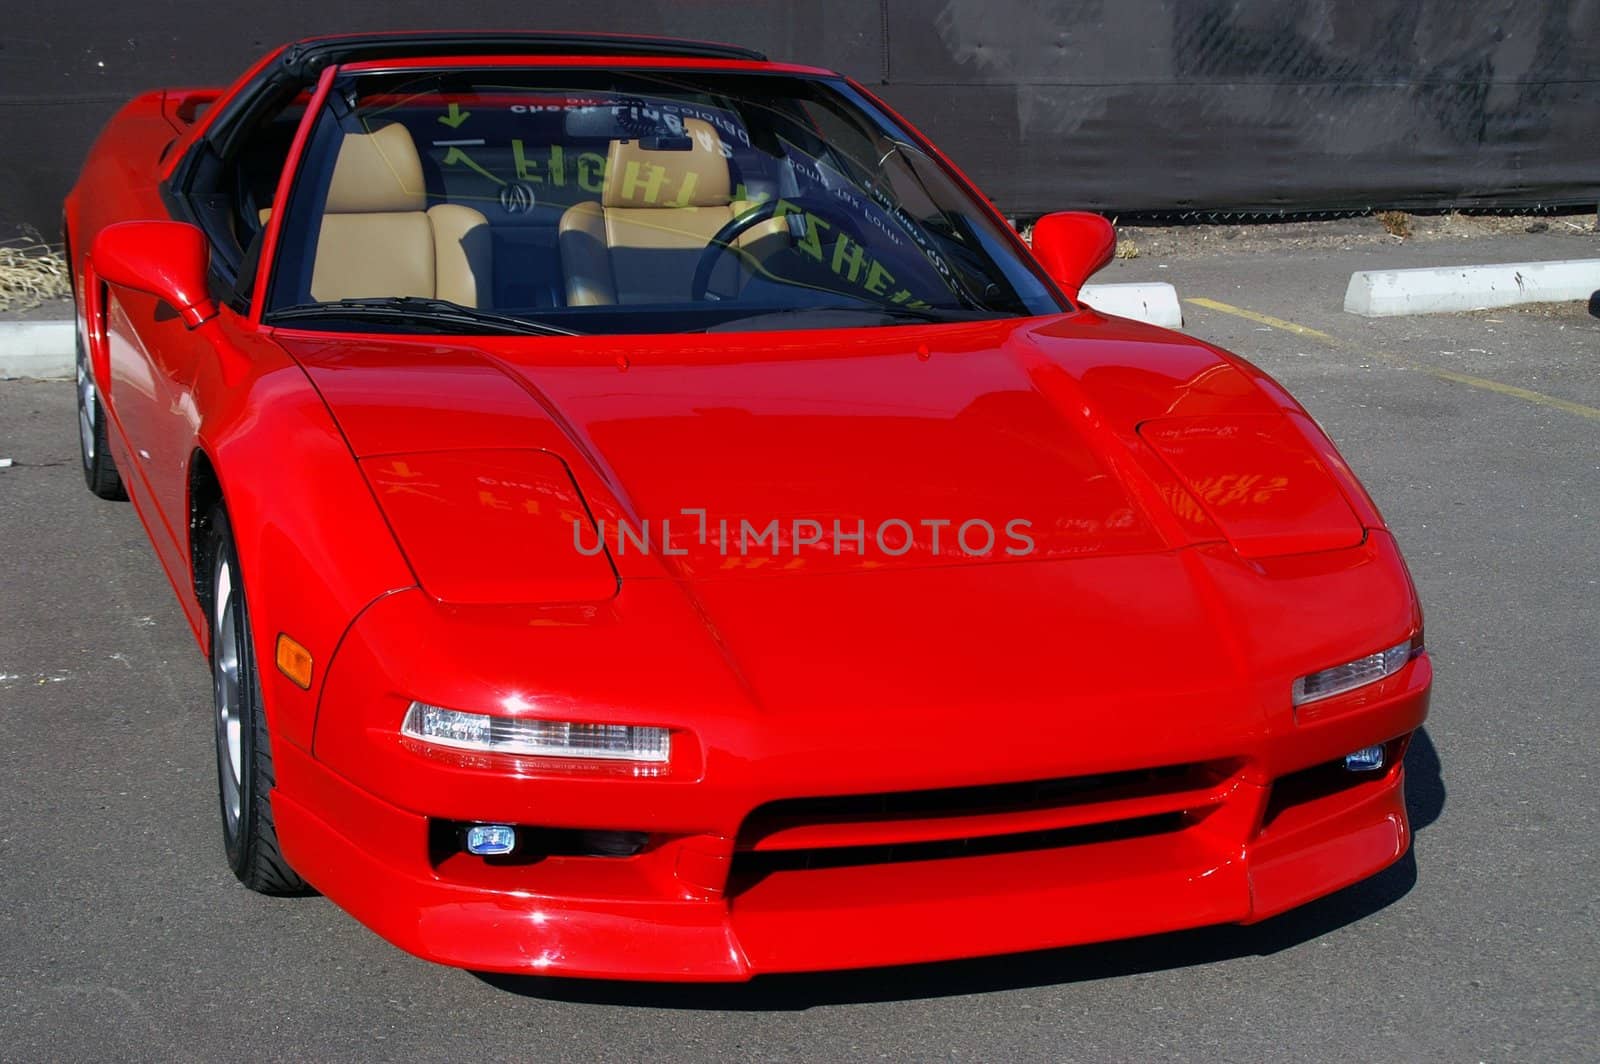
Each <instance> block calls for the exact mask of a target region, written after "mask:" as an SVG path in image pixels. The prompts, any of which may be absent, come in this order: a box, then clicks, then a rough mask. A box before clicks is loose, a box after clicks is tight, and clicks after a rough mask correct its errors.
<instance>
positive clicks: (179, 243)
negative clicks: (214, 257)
mask: <svg viewBox="0 0 1600 1064" xmlns="http://www.w3.org/2000/svg"><path fill="white" fill-rule="evenodd" d="M89 257H90V259H91V260H93V264H94V272H95V273H96V274H97V275H98V276H99V277H100V279H101V280H103V281H106V282H108V283H110V284H114V285H121V286H122V287H124V288H132V289H134V290H135V291H139V292H146V293H148V294H150V295H153V296H155V297H156V298H157V299H160V300H162V301H163V302H165V303H167V304H169V305H170V306H171V307H172V309H174V310H176V311H177V312H178V313H179V314H180V315H181V316H182V317H183V321H184V324H185V325H187V326H189V328H191V329H192V328H194V327H195V326H196V325H199V324H200V323H201V322H203V321H205V320H207V319H208V318H211V317H213V316H214V315H215V314H216V313H217V305H216V303H214V302H212V300H211V296H210V295H209V294H208V292H207V291H206V267H207V264H208V262H209V251H208V249H207V247H206V238H205V235H204V234H203V233H201V232H200V230H198V229H196V228H195V227H194V226H192V225H187V224H185V223H183V222H118V223H116V224H115V225H108V226H106V227H105V228H104V229H102V230H100V232H99V234H98V235H96V236H95V238H94V243H93V244H92V245H91V246H90V249H89Z"/></svg>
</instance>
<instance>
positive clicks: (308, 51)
mask: <svg viewBox="0 0 1600 1064" xmlns="http://www.w3.org/2000/svg"><path fill="white" fill-rule="evenodd" d="M447 54H448V55H502V54H515V55H616V56H679V57H683V58H697V59H744V60H754V61H756V62H765V61H766V58H767V57H766V56H765V55H764V54H762V53H761V52H758V51H755V50H754V49H751V48H740V47H738V46H737V45H732V44H715V43H712V42H708V41H685V40H679V39H677V38H675V37H637V36H630V35H628V34H622V33H544V32H532V31H528V32H508V33H488V32H476V31H459V30H445V31H424V32H416V33H351V34H344V35H342V36H337V37H312V38H309V39H307V40H303V41H296V42H295V43H294V44H291V45H289V46H288V47H287V48H285V49H284V50H283V57H282V60H281V63H282V66H283V68H284V69H285V71H286V72H287V73H290V74H292V75H293V76H295V77H296V78H299V79H302V80H303V79H306V78H307V77H308V76H313V75H315V74H316V73H317V72H318V71H320V70H322V68H323V67H326V66H327V65H328V64H330V63H356V62H361V61H364V60H369V59H410V58H414V57H418V56H427V55H447ZM274 65H276V64H274Z"/></svg>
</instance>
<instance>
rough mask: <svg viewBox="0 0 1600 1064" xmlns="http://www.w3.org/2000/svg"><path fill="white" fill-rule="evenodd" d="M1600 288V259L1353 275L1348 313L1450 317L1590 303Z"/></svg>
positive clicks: (1346, 299)
mask: <svg viewBox="0 0 1600 1064" xmlns="http://www.w3.org/2000/svg"><path fill="white" fill-rule="evenodd" d="M1597 289H1600V259H1567V260H1564V261H1561V262H1508V263H1502V264H1499V265H1491V266H1441V267H1435V268H1429V269H1421V270H1361V271H1358V272H1356V273H1353V274H1351V275H1350V287H1349V288H1347V289H1346V290H1345V293H1344V309H1345V310H1346V311H1348V312H1349V313H1351V314H1360V315H1361V316H1362V317H1364V318H1386V317H1392V316H1395V315H1400V314H1448V313H1452V312H1455V311H1462V310H1483V309H1487V308H1489V307H1510V306H1515V305H1517V304H1519V303H1564V302H1566V301H1568V300H1573V299H1588V298H1589V293H1591V292H1594V291H1596V290H1597Z"/></svg>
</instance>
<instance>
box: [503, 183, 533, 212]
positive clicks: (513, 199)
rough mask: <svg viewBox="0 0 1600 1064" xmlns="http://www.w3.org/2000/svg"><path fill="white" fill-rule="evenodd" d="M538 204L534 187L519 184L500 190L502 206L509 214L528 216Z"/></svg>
mask: <svg viewBox="0 0 1600 1064" xmlns="http://www.w3.org/2000/svg"><path fill="white" fill-rule="evenodd" d="M536 202H538V200H537V197H535V196H534V194H533V186H532V185H527V184H523V183H521V182H517V183H516V184H512V185H507V186H505V187H504V188H502V189H501V190H500V206H501V207H503V208H505V212H506V213H507V214H526V213H527V212H528V211H531V210H533V205H534V204H535V203H536Z"/></svg>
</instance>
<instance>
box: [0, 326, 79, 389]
mask: <svg viewBox="0 0 1600 1064" xmlns="http://www.w3.org/2000/svg"><path fill="white" fill-rule="evenodd" d="M75 329H76V326H75V325H74V324H73V323H72V322H71V321H0V378H3V377H44V378H51V377H70V376H72V374H73V371H74V365H73V363H74V359H75V357H76V351H77V345H76V343H75V342H74V340H73V335H74V331H75Z"/></svg>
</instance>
